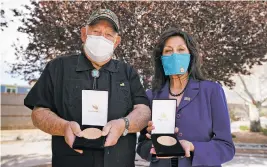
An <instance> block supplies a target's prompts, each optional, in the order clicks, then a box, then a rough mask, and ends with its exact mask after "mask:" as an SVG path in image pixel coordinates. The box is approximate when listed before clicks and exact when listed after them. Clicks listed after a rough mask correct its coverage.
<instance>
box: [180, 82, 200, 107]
mask: <svg viewBox="0 0 267 167" xmlns="http://www.w3.org/2000/svg"><path fill="white" fill-rule="evenodd" d="M188 82H189V83H188V85H187V88H186V90H185V92H184V95H183V97H182V99H181V102H180V104H179V106H178V111H179V110H181V109H182V108H184V107H185V106H187V105H188V104H189V103H191V101H193V100H194V98H195V97H196V96H197V94H198V93H199V81H197V80H193V79H190V80H189V81H188Z"/></svg>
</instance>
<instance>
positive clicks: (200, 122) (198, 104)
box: [137, 79, 235, 167]
mask: <svg viewBox="0 0 267 167" xmlns="http://www.w3.org/2000/svg"><path fill="white" fill-rule="evenodd" d="M147 96H148V98H149V100H150V103H151V102H152V100H153V99H168V98H169V83H166V84H165V86H164V87H163V88H162V89H161V90H160V91H159V92H156V93H152V91H151V90H148V91H147ZM152 112H153V111H152ZM176 127H178V128H179V133H178V134H177V138H178V139H179V140H182V139H184V140H188V141H190V142H192V143H193V145H194V147H195V151H194V153H193V155H192V156H191V157H190V158H185V157H179V160H178V162H179V167H191V166H198V167H208V166H209V167H211V166H213V167H220V166H221V164H223V163H225V162H227V161H230V160H231V159H233V157H234V155H235V146H234V143H233V141H232V135H231V130H230V119H229V114H228V108H227V103H226V98H225V94H224V91H223V89H222V87H221V85H220V84H218V83H215V82H211V81H197V80H193V79H190V80H189V83H188V86H187V88H186V90H185V92H184V95H183V97H182V99H181V102H180V104H179V107H177V110H176ZM145 133H146V130H145V129H144V130H143V131H142V132H141V134H140V137H139V143H138V147H137V153H138V154H139V155H140V156H141V157H142V158H143V159H146V160H148V161H151V163H150V166H151V167H170V166H171V161H170V159H160V160H159V159H155V158H153V159H152V160H151V158H152V156H151V154H150V149H151V145H152V142H151V140H148V139H147V138H146V137H145Z"/></svg>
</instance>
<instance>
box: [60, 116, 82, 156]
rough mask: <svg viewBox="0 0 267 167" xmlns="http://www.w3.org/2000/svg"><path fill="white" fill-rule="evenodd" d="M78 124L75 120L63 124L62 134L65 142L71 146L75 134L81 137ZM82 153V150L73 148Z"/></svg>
mask: <svg viewBox="0 0 267 167" xmlns="http://www.w3.org/2000/svg"><path fill="white" fill-rule="evenodd" d="M81 132H82V131H81V128H80V125H79V124H78V123H77V122H74V121H71V122H68V123H67V124H66V126H65V131H64V136H65V141H66V143H67V144H68V145H69V146H70V147H71V148H72V146H73V143H74V140H75V138H76V136H78V137H82V133H81ZM75 151H77V152H78V153H80V154H82V153H83V150H75Z"/></svg>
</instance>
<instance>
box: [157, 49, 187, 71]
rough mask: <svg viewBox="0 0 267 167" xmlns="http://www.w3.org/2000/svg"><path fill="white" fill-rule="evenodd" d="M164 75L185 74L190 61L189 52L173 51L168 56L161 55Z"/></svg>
mask: <svg viewBox="0 0 267 167" xmlns="http://www.w3.org/2000/svg"><path fill="white" fill-rule="evenodd" d="M161 62H162V65H163V69H164V72H165V75H176V74H185V73H186V72H187V69H188V66H189V63H190V54H188V53H184V54H177V53H174V54H172V55H170V56H161Z"/></svg>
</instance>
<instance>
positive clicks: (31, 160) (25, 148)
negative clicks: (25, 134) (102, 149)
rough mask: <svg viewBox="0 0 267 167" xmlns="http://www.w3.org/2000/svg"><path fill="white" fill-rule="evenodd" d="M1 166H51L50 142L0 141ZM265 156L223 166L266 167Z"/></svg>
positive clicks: (142, 166)
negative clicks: (0, 147) (0, 143)
mask: <svg viewBox="0 0 267 167" xmlns="http://www.w3.org/2000/svg"><path fill="white" fill-rule="evenodd" d="M1 146H2V149H1V153H2V154H1V159H2V161H1V166H2V167H51V165H49V164H51V143H50V141H40V142H22V141H18V142H5V143H4V144H3V143H2V145H1ZM148 165H149V163H148V162H146V161H144V160H142V159H141V158H140V157H139V156H138V155H137V156H136V167H147V166H148ZM266 166H267V158H266V157H254V156H253V155H249V154H245V155H241V156H239V155H237V156H235V157H234V159H233V160H232V161H231V162H228V163H226V164H224V165H223V167H266Z"/></svg>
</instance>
